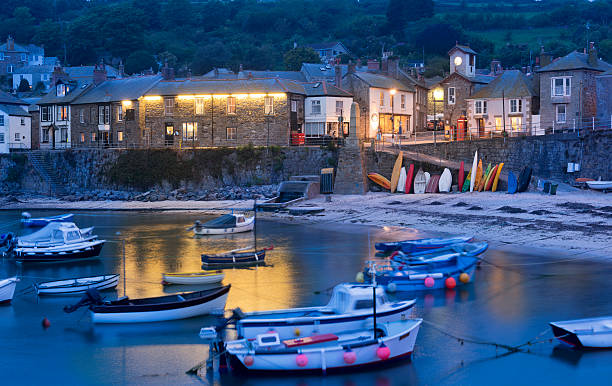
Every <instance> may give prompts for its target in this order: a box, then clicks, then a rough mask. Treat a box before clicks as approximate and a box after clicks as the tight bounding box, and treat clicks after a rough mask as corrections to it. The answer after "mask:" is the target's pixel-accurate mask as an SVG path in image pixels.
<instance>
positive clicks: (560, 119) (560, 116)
mask: <svg viewBox="0 0 612 386" xmlns="http://www.w3.org/2000/svg"><path fill="white" fill-rule="evenodd" d="M565 119H566V110H565V105H557V123H565Z"/></svg>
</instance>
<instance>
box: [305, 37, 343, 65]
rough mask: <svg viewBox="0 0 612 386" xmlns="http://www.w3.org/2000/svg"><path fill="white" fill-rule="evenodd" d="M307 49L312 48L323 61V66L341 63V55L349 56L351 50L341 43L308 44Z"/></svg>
mask: <svg viewBox="0 0 612 386" xmlns="http://www.w3.org/2000/svg"><path fill="white" fill-rule="evenodd" d="M306 47H310V48H312V49H313V50H314V51H315V52H316V53H317V54H319V58H320V59H321V63H323V64H337V63H339V60H338V59H339V57H340V55H349V54H350V53H349V50H348V48H346V47H345V46H344V44H342V43H341V42H324V43H315V44H308V45H306Z"/></svg>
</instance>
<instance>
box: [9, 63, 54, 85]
mask: <svg viewBox="0 0 612 386" xmlns="http://www.w3.org/2000/svg"><path fill="white" fill-rule="evenodd" d="M54 68H55V67H54V66H52V65H40V66H24V67H20V68H16V69H15V70H14V71H13V89H14V90H17V89H18V88H19V85H20V84H21V81H22V79H25V80H27V81H28V84H29V85H30V89H31V90H34V89H36V88H37V86H39V83H40V84H42V86H43V87H42V90H43V91H46V90H48V89H49V87H50V85H51V75H52V74H53V69H54Z"/></svg>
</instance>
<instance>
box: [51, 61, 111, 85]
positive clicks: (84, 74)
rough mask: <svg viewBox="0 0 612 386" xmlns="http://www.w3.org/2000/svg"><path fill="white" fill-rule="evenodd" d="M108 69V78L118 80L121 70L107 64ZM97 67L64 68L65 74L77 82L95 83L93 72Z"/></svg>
mask: <svg viewBox="0 0 612 386" xmlns="http://www.w3.org/2000/svg"><path fill="white" fill-rule="evenodd" d="M104 67H105V68H106V76H107V77H109V78H117V77H119V70H117V69H116V68H115V67H112V66H109V65H108V64H105V65H104ZM94 68H95V66H76V67H64V68H63V69H64V72H65V73H66V74H68V76H70V78H72V79H75V80H83V81H88V82H89V83H91V82H93V71H94Z"/></svg>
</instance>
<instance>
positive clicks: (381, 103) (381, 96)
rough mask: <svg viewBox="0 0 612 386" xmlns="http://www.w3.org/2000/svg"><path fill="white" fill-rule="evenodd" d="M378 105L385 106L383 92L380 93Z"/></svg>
mask: <svg viewBox="0 0 612 386" xmlns="http://www.w3.org/2000/svg"><path fill="white" fill-rule="evenodd" d="M380 105H381V106H384V105H385V92H384V91H381V92H380Z"/></svg>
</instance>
